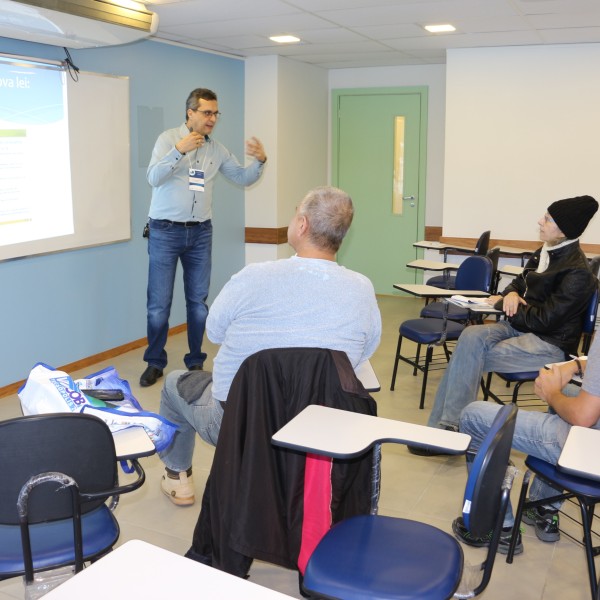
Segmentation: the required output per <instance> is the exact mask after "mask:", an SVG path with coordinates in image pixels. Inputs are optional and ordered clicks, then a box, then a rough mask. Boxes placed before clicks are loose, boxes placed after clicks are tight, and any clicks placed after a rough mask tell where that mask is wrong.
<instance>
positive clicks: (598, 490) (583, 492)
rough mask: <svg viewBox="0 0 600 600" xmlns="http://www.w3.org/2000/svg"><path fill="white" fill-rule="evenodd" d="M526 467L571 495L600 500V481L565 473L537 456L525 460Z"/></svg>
mask: <svg viewBox="0 0 600 600" xmlns="http://www.w3.org/2000/svg"><path fill="white" fill-rule="evenodd" d="M525 466H526V467H527V468H528V469H531V470H532V471H533V472H534V473H537V474H538V475H541V476H542V477H543V478H544V479H547V480H548V481H550V482H552V485H555V486H556V487H561V488H563V489H564V490H567V491H568V492H570V493H575V494H577V495H580V496H587V497H589V498H597V499H599V500H600V481H594V480H593V479H586V478H585V477H578V476H577V475H570V474H569V473H565V472H564V471H561V470H560V469H558V468H557V467H556V465H553V464H551V463H548V462H546V461H545V460H541V459H540V458H536V457H535V456H528V457H527V458H526V459H525Z"/></svg>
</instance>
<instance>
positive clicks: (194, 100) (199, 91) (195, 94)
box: [185, 88, 217, 121]
mask: <svg viewBox="0 0 600 600" xmlns="http://www.w3.org/2000/svg"><path fill="white" fill-rule="evenodd" d="M200 100H208V101H209V102H212V101H216V100H217V95H216V94H215V93H214V92H213V91H212V90H209V89H207V88H196V89H195V90H192V91H191V92H190V95H189V96H188V97H187V100H186V101H185V120H186V121H187V118H188V116H187V111H188V110H190V109H191V110H196V109H197V108H198V105H199V104H200Z"/></svg>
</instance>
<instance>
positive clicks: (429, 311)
mask: <svg viewBox="0 0 600 600" xmlns="http://www.w3.org/2000/svg"><path fill="white" fill-rule="evenodd" d="M444 311H445V307H444V302H430V303H429V304H426V305H425V306H424V307H423V308H422V309H421V313H420V315H419V316H421V317H423V318H424V319H442V318H443V317H444ZM470 318H471V312H470V311H469V309H468V308H463V307H462V306H457V305H456V304H448V315H447V319H448V320H449V321H458V322H459V323H467V322H468V321H469V319H470Z"/></svg>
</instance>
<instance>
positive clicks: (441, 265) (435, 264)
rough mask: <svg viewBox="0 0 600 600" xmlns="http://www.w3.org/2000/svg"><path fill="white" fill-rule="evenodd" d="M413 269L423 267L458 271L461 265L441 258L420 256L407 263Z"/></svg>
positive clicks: (426, 269)
mask: <svg viewBox="0 0 600 600" xmlns="http://www.w3.org/2000/svg"><path fill="white" fill-rule="evenodd" d="M406 266H407V267H410V268H411V269H423V270H424V271H456V270H458V267H460V265H457V264H455V263H447V262H443V261H441V260H427V259H426V258H418V259H417V260H412V261H411V262H409V263H406Z"/></svg>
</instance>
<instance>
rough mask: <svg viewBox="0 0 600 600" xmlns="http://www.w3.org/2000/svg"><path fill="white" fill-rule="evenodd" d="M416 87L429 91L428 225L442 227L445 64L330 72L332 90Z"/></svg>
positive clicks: (426, 215)
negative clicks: (426, 88)
mask: <svg viewBox="0 0 600 600" xmlns="http://www.w3.org/2000/svg"><path fill="white" fill-rule="evenodd" d="M416 85H419V86H427V87H428V88H429V114H428V130H427V180H426V194H427V195H426V208H425V224H426V225H429V226H433V225H437V226H441V225H442V200H443V185H444V119H445V94H446V67H445V65H425V66H406V67H377V68H361V69H333V70H331V71H329V89H330V90H334V89H340V88H383V87H403V86H416ZM329 110H331V109H329ZM363 126H364V127H365V128H366V127H368V126H369V116H368V115H365V118H364V123H363ZM330 131H331V129H330ZM330 137H331V136H330ZM328 156H329V157H331V152H329V153H328ZM330 161H331V158H330ZM329 172H331V169H329Z"/></svg>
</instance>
